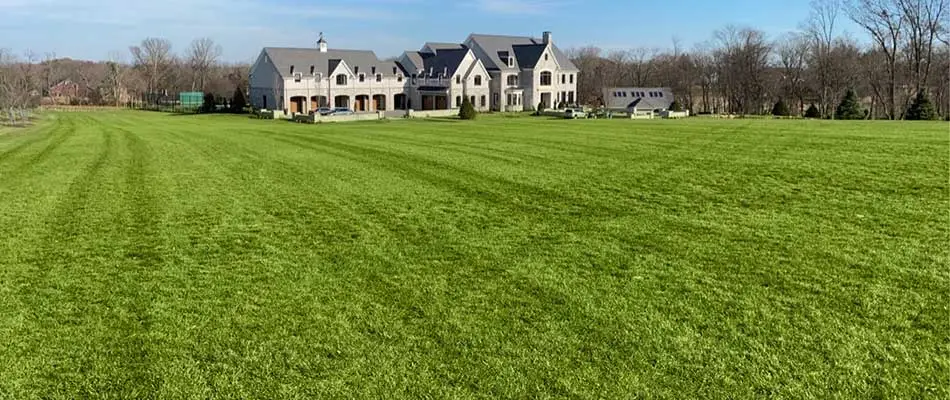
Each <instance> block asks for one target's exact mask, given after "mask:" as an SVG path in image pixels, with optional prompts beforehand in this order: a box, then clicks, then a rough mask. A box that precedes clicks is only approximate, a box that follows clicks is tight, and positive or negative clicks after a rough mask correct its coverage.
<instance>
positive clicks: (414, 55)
mask: <svg viewBox="0 0 950 400" xmlns="http://www.w3.org/2000/svg"><path fill="white" fill-rule="evenodd" d="M405 56H406V58H407V59H408V62H409V63H410V64H409V65H403V67H405V68H406V69H407V70H408V71H409V72H410V73H413V74H414V73H416V71H418V70H420V69H422V67H423V66H425V64H424V62H423V60H422V53H421V52H418V51H407V52H405Z"/></svg>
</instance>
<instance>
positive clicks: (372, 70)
mask: <svg viewBox="0 0 950 400" xmlns="http://www.w3.org/2000/svg"><path fill="white" fill-rule="evenodd" d="M370 72H372V73H374V74H375V73H376V66H372V67H370Z"/></svg>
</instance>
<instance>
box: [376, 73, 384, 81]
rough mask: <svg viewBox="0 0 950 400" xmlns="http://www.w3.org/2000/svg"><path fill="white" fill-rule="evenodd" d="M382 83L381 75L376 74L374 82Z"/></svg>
mask: <svg viewBox="0 0 950 400" xmlns="http://www.w3.org/2000/svg"><path fill="white" fill-rule="evenodd" d="M382 81H383V74H376V82H382Z"/></svg>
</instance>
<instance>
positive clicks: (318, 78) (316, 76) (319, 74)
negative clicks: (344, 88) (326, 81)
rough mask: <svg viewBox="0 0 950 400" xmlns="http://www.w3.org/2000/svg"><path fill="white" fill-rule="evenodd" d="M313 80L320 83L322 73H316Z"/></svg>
mask: <svg viewBox="0 0 950 400" xmlns="http://www.w3.org/2000/svg"><path fill="white" fill-rule="evenodd" d="M313 79H314V80H315V81H317V82H320V81H322V80H323V74H322V73H317V74H316V75H315V77H314V78H313Z"/></svg>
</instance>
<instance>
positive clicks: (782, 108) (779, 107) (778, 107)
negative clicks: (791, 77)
mask: <svg viewBox="0 0 950 400" xmlns="http://www.w3.org/2000/svg"><path fill="white" fill-rule="evenodd" d="M772 115H774V116H776V117H787V116H789V115H792V112H791V110H789V109H788V104H785V100H782V99H779V101H778V102H777V103H775V106H773V107H772Z"/></svg>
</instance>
